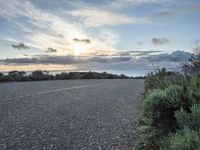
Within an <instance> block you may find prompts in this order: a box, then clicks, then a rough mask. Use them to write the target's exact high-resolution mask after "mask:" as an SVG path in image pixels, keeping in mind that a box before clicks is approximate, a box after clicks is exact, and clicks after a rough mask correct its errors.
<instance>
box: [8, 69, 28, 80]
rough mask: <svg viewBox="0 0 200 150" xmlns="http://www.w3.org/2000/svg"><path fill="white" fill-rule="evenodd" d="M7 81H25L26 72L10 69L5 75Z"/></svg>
mask: <svg viewBox="0 0 200 150" xmlns="http://www.w3.org/2000/svg"><path fill="white" fill-rule="evenodd" d="M7 80H9V81H25V80H27V77H26V72H24V71H10V72H9V73H8V75H7Z"/></svg>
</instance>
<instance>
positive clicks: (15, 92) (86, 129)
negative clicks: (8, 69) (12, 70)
mask: <svg viewBox="0 0 200 150" xmlns="http://www.w3.org/2000/svg"><path fill="white" fill-rule="evenodd" d="M143 90H144V80H133V79H132V80H131V79H130V80H129V79H127V80H68V81H36V82H18V83H3V84H0V150H42V149H47V150H51V149H53V150H98V149H99V150H129V149H133V147H134V144H135V141H136V139H137V131H136V128H137V123H138V114H139V111H140V108H141V103H142V94H143Z"/></svg>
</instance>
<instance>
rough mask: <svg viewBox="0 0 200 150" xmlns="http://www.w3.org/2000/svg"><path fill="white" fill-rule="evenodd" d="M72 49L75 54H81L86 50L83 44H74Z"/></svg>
mask: <svg viewBox="0 0 200 150" xmlns="http://www.w3.org/2000/svg"><path fill="white" fill-rule="evenodd" d="M73 49H74V54H75V55H81V54H83V53H84V52H85V51H86V48H85V47H84V46H83V45H74V46H73Z"/></svg>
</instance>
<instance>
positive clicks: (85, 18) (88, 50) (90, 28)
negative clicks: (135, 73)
mask: <svg viewBox="0 0 200 150" xmlns="http://www.w3.org/2000/svg"><path fill="white" fill-rule="evenodd" d="M199 27H200V1H199V0H42V1H41V0H10V1H8V0H0V71H11V70H25V71H32V70H38V69H39V70H98V69H99V70H149V69H151V68H152V66H154V65H157V66H164V67H167V68H174V67H176V66H177V62H180V61H185V60H186V59H188V57H189V56H190V55H189V53H191V52H192V48H194V47H195V46H196V45H200V31H199Z"/></svg>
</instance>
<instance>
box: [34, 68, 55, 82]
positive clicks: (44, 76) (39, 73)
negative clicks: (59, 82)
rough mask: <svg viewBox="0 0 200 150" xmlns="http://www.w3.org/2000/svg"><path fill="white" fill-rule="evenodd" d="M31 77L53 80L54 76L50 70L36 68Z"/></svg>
mask: <svg viewBox="0 0 200 150" xmlns="http://www.w3.org/2000/svg"><path fill="white" fill-rule="evenodd" d="M30 78H31V79H32V80H52V79H54V76H53V75H49V72H48V71H41V70H36V71H33V72H32V73H31V75H30Z"/></svg>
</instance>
